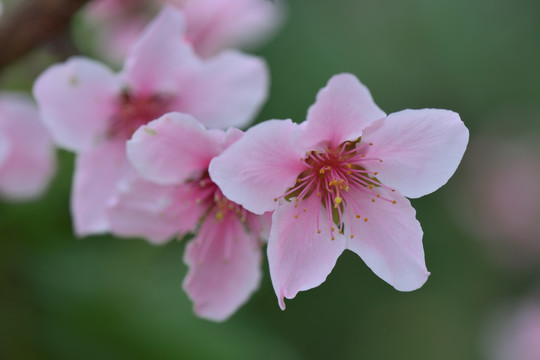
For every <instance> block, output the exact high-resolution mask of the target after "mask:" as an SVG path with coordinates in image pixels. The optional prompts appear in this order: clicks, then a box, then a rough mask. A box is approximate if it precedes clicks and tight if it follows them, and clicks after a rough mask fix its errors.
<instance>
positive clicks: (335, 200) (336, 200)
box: [334, 196, 342, 204]
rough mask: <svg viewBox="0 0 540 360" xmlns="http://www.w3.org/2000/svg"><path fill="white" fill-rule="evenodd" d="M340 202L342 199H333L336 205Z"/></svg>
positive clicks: (337, 197)
mask: <svg viewBox="0 0 540 360" xmlns="http://www.w3.org/2000/svg"><path fill="white" fill-rule="evenodd" d="M341 200H342V199H341V198H340V197H339V196H336V197H335V199H334V202H335V203H336V204H341Z"/></svg>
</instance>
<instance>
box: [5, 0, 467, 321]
mask: <svg viewBox="0 0 540 360" xmlns="http://www.w3.org/2000/svg"><path fill="white" fill-rule="evenodd" d="M171 2H172V1H171ZM135 3H136V2H133V3H131V2H130V4H131V5H133V4H135ZM168 3H170V2H168ZM219 3H221V5H220V6H218V5H217V4H219ZM223 3H228V5H227V7H224V5H223ZM100 6H103V7H107V6H118V8H119V9H121V10H123V9H124V8H123V7H122V6H121V2H120V1H112V0H110V1H105V0H102V1H101V5H100ZM276 6H278V5H276V4H275V3H274V2H268V1H260V0H229V1H227V2H225V1H223V2H220V1H214V0H204V1H198V2H195V1H187V2H185V3H182V4H181V5H180V6H179V7H178V5H177V6H176V7H175V6H165V7H164V8H163V10H162V11H161V12H160V13H159V14H158V15H157V16H156V18H155V19H154V20H153V21H152V22H151V23H150V24H149V25H148V26H146V27H145V28H144V30H142V32H140V33H139V30H137V31H134V33H137V36H136V39H134V40H133V41H131V40H130V41H127V45H126V48H127V50H126V51H125V59H124V63H123V67H122V70H121V71H119V72H118V73H115V72H114V71H113V70H111V69H110V68H109V67H108V66H107V65H105V64H102V63H100V62H98V61H95V60H92V59H90V58H85V57H73V58H70V59H68V60H67V61H66V62H64V63H61V64H56V65H53V66H51V67H50V68H49V69H47V70H46V71H44V72H43V73H42V74H41V75H40V76H39V78H38V79H37V80H36V82H35V85H34V89H33V93H34V97H35V99H36V101H37V105H38V111H39V117H40V118H41V120H42V122H43V124H44V125H45V127H46V128H47V129H48V132H49V133H50V136H51V137H52V139H53V141H54V143H55V144H56V145H57V146H59V147H61V148H64V149H67V150H70V151H72V152H74V153H76V166H75V173H74V179H73V185H72V186H73V188H72V194H71V214H72V218H73V225H74V231H75V233H76V234H77V235H78V236H88V235H93V234H99V233H112V234H114V235H116V236H120V237H142V238H145V239H147V240H148V241H149V242H151V243H153V244H163V243H165V242H167V241H169V240H170V239H173V238H175V237H179V238H183V237H184V236H185V235H187V234H192V235H193V238H192V239H191V240H190V242H189V244H188V245H187V247H186V250H185V254H184V261H185V262H186V264H187V265H188V267H189V271H188V274H187V276H186V278H185V279H184V283H183V286H184V289H185V291H186V292H187V294H188V296H189V297H190V298H191V300H192V301H193V303H194V309H195V312H196V313H197V314H198V315H199V316H201V317H204V318H207V319H211V320H215V321H222V320H224V319H227V318H228V317H229V316H231V315H232V314H233V313H234V312H235V311H236V310H237V309H238V308H239V307H240V306H241V305H242V304H244V303H245V302H246V301H247V300H248V299H249V297H250V296H251V294H252V293H253V292H254V291H255V290H256V289H257V288H258V286H259V282H260V280H261V277H262V270H261V265H262V260H263V247H264V246H266V243H267V256H268V263H269V267H270V276H271V279H272V284H273V286H274V290H275V293H276V296H277V298H278V302H279V306H280V307H281V308H282V309H284V308H285V302H284V299H285V298H287V299H292V298H294V297H295V296H296V294H297V293H298V292H299V291H304V290H308V289H311V288H313V287H316V286H318V285H320V284H321V283H322V282H324V280H325V279H326V277H327V276H328V274H329V273H330V272H331V270H332V268H333V267H334V265H335V264H336V261H337V259H338V257H339V256H340V254H341V253H342V252H343V251H344V250H346V249H348V250H351V251H353V252H354V253H356V254H357V255H358V256H360V257H361V259H362V260H363V261H364V262H365V263H366V264H367V265H368V267H369V268H370V269H371V270H372V271H373V272H374V273H375V274H376V275H377V276H379V277H380V278H382V279H383V280H384V281H386V282H387V283H389V284H390V285H391V286H393V287H394V288H396V289H397V290H400V291H411V290H415V289H418V288H419V287H421V286H422V285H423V284H424V283H425V281H426V280H427V278H428V276H429V272H428V270H427V268H426V264H425V259H424V251H423V246H422V237H423V232H422V228H421V227H420V223H419V222H418V221H417V220H416V213H415V210H414V208H413V207H412V206H411V203H410V202H409V200H408V199H407V198H418V197H421V196H423V195H426V194H429V193H431V192H433V191H435V190H437V189H438V188H439V187H441V186H442V185H444V184H445V183H446V182H447V181H448V179H449V178H450V177H451V176H452V175H453V173H454V172H455V170H456V168H457V166H458V165H459V163H460V161H461V158H462V156H463V154H464V151H465V149H466V146H467V142H468V130H467V128H466V127H465V126H464V124H463V122H462V121H461V119H460V117H459V115H458V114H456V113H455V112H452V111H448V110H438V109H422V110H404V111H400V112H396V113H392V114H389V115H387V114H386V113H385V112H383V111H382V110H381V109H380V108H379V107H378V106H377V105H376V104H375V102H374V100H373V99H372V97H371V94H370V92H369V91H368V89H367V88H366V87H365V86H364V85H363V84H362V83H361V82H360V81H359V80H358V79H357V78H356V77H355V76H354V75H352V74H345V73H344V74H338V75H335V76H333V77H332V78H331V79H330V80H329V82H328V84H327V85H326V86H325V87H324V88H323V89H321V90H320V91H319V93H318V94H317V97H316V100H315V103H314V104H313V105H312V106H311V107H310V108H309V110H308V112H307V119H306V120H305V121H304V122H302V123H300V124H298V123H295V122H292V120H290V119H286V120H267V121H263V122H262V123H260V124H258V125H255V126H253V127H251V128H249V129H248V130H247V131H245V132H244V131H242V130H240V129H239V128H247V127H248V126H249V124H250V123H251V122H252V121H253V119H254V118H255V116H256V115H257V113H258V111H259V109H260V108H261V106H262V105H263V104H264V102H265V101H266V99H267V96H268V89H269V82H270V76H269V71H268V66H267V65H266V62H265V61H264V60H263V59H262V58H260V57H257V56H253V55H248V54H245V53H243V52H241V51H239V50H234V49H231V46H236V45H240V44H245V43H248V42H251V41H252V40H253V39H254V38H255V37H257V38H260V36H259V35H261V34H262V33H264V34H268V33H269V32H270V31H273V30H274V29H275V27H276V24H277V22H278V21H279V20H278V19H279V18H280V16H278V15H277V14H281V13H282V9H276V8H275V7H276ZM109 10H110V8H109ZM92 11H93V13H90V15H88V16H98V15H96V14H99V13H100V12H99V8H98V9H93V10H92ZM107 13H109V12H107ZM237 13H244V14H245V16H242V17H240V18H241V19H243V20H242V21H235V19H237V18H238V17H237V16H236V15H235V14H237ZM233 15H234V16H233ZM263 19H264V21H263ZM244 20H245V21H244ZM254 24H258V25H261V24H264V26H260V27H257V28H256V29H255V28H254V29H253V31H250V30H246V29H249V27H253V26H254ZM238 34H241V35H242V36H239V35H238ZM245 34H250V35H253V36H254V37H253V38H252V37H250V38H249V39H247V38H246V36H245ZM118 48H121V47H120V46H118ZM2 111H3V108H2V103H1V102H0V116H1V117H4V115H3V114H2V113H1V112H2ZM6 111H8V110H6ZM13 111H17V110H16V109H15V110H13ZM21 111H22V110H21ZM26 111H29V110H26ZM32 116H33V115H32ZM32 116H30V115H29V116H28V119H30V118H31V117H32ZM19 117H21V118H22V117H23V115H20V116H19ZM6 118H7V116H6ZM20 125H23V124H22V122H21V124H20ZM29 126H30V125H29ZM36 126H41V125H36ZM0 130H2V128H1V127H0ZM14 131H15V130H14ZM24 131H25V132H26V133H28V132H29V130H24ZM2 136H3V134H2V132H0V139H1V137H2ZM13 138H14V139H16V138H17V136H13ZM48 139H49V138H48V135H46V136H45V137H44V138H43V139H42V138H39V139H38V135H37V132H36V139H32V140H26V141H29V142H31V143H32V144H31V146H27V148H25V149H26V150H28V154H27V155H28V156H27V157H25V158H24V159H25V161H26V159H28V161H35V162H39V163H40V164H41V165H42V167H43V175H42V177H48V176H50V172H49V171H48V170H47V169H50V168H51V167H50V166H48V167H45V165H44V164H49V163H50V162H51V160H50V158H48V157H47V158H46V159H37V160H36V159H33V158H32V153H31V151H30V150H32V149H33V147H34V146H35V147H37V146H42V145H43V146H49V145H48V143H47V141H49V140H48ZM0 144H1V146H0V191H2V190H3V186H4V183H5V184H8V185H9V178H8V177H6V179H8V180H6V181H4V177H3V173H2V171H3V168H2V167H1V166H3V165H2V164H5V165H4V167H5V168H6V169H8V168H10V167H14V166H16V164H22V163H23V161H20V160H19V161H18V160H17V159H15V160H10V157H9V145H10V142H1V143H0ZM13 146H14V147H17V146H19V145H17V144H14V145H13ZM22 146H24V145H22ZM45 153H47V152H46V151H42V150H39V154H42V155H43V154H45ZM17 154H19V153H17ZM20 154H21V155H17V156H21V157H22V156H23V155H24V152H20ZM12 164H15V165H12ZM38 167H39V166H38ZM46 170H47V171H46ZM21 171H22V170H21ZM29 178H30V177H29ZM31 178H32V180H36V181H37V180H38V178H37V177H33V176H32V177H31ZM8 185H6V186H8ZM14 185H17V186H21V187H24V186H26V187H25V188H24V190H23V191H27V192H28V193H31V192H32V191H34V189H35V188H36V185H35V184H25V183H24V182H22V183H16V184H14Z"/></svg>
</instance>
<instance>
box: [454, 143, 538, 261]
mask: <svg viewBox="0 0 540 360" xmlns="http://www.w3.org/2000/svg"><path fill="white" fill-rule="evenodd" d="M537 137H538V135H536V136H534V135H533V136H532V138H531V134H529V135H528V136H521V137H517V138H512V136H511V135H509V134H505V136H502V135H499V136H497V135H486V134H483V135H482V136H481V137H478V138H476V139H475V140H473V141H471V145H470V146H469V151H468V153H469V154H468V156H467V159H466V160H465V162H464V164H463V165H464V166H463V168H462V169H463V172H462V175H463V176H462V177H461V179H462V180H463V181H462V182H461V183H460V184H459V185H460V187H459V190H458V193H459V194H460V196H459V197H454V198H453V200H454V201H460V204H459V205H461V207H460V209H459V211H454V213H456V214H457V215H459V216H461V218H460V219H459V220H460V223H462V224H465V225H467V227H468V230H469V231H470V232H471V233H472V234H473V235H476V237H477V238H478V239H479V240H481V241H483V242H484V244H485V245H486V250H487V252H488V253H489V254H490V255H493V259H494V260H495V261H496V262H497V264H498V265H501V266H504V267H505V268H506V269H507V270H508V269H513V270H526V269H530V268H531V267H535V266H537V265H538V263H539V260H540V241H539V240H540V222H539V221H538V219H539V218H540V188H539V186H538V184H539V183H540V146H539V145H538V138H537Z"/></svg>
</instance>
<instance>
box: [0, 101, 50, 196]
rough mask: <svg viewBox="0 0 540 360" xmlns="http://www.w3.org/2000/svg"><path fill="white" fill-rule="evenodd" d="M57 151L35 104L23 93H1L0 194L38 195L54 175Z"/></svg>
mask: <svg viewBox="0 0 540 360" xmlns="http://www.w3.org/2000/svg"><path fill="white" fill-rule="evenodd" d="M55 166H56V154H55V149H54V146H53V143H52V140H51V139H50V137H49V133H48V132H47V129H45V127H44V126H43V125H42V124H41V122H40V120H39V116H38V112H37V109H36V106H35V105H34V103H33V102H32V101H31V100H30V99H29V98H28V97H27V96H24V95H19V94H8V93H1V94H0V196H1V197H3V198H6V199H9V200H26V199H31V198H35V197H37V196H39V195H41V193H43V191H44V190H45V188H46V187H47V185H48V184H49V181H50V180H51V178H52V175H53V174H54V170H55Z"/></svg>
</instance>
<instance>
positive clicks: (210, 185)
mask: <svg viewBox="0 0 540 360" xmlns="http://www.w3.org/2000/svg"><path fill="white" fill-rule="evenodd" d="M190 184H191V187H190V189H189V192H190V193H191V194H192V195H191V196H189V198H190V199H193V201H194V202H195V205H199V206H204V207H206V214H207V215H208V214H212V215H213V216H214V218H215V220H216V221H224V220H226V219H227V218H228V217H229V216H237V217H238V219H239V220H240V221H241V222H243V223H246V222H247V221H248V220H249V219H248V218H249V217H250V216H249V215H250V214H251V213H250V212H248V211H247V210H246V209H244V208H243V207H242V205H239V204H237V203H235V202H232V201H230V200H229V199H227V198H226V197H225V196H224V195H223V193H222V192H221V190H220V189H219V187H218V186H217V185H216V184H215V183H214V182H213V181H212V180H211V179H210V175H209V174H208V172H206V173H205V174H204V175H203V176H201V177H200V178H199V179H198V180H194V181H191V182H190ZM205 216H206V215H205ZM247 225H249V224H247Z"/></svg>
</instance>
